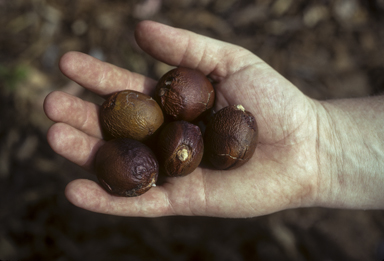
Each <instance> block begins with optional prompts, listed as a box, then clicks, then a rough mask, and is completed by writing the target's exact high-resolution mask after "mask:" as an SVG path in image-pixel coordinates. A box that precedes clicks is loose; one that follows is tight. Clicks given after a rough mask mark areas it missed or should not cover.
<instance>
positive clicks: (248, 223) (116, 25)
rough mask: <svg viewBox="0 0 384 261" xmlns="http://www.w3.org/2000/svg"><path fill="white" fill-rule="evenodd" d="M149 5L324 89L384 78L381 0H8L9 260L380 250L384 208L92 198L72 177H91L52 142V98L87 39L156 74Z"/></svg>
mask: <svg viewBox="0 0 384 261" xmlns="http://www.w3.org/2000/svg"><path fill="white" fill-rule="evenodd" d="M142 19H152V20H156V21H160V22H163V23H166V24H170V25H173V26H176V27H182V28H185V29H189V30H192V31H194V32H197V33H201V34H204V35H207V36H210V37H213V38H217V39H220V40H224V41H228V42H231V43H235V44H238V45H241V46H243V47H245V48H248V49H249V50H251V51H253V52H254V53H256V54H257V55H259V56H260V57H261V58H263V59H264V60H265V61H266V62H267V63H269V64H270V65H271V66H272V67H274V68H275V69H276V70H278V71H279V72H280V73H281V74H283V75H284V76H285V77H287V78H288V79H289V80H290V81H292V82H293V83H294V84H296V85H297V86H298V87H299V88H300V89H301V90H302V91H303V92H304V93H305V94H307V95H309V96H310V97H313V98H316V99H331V98H343V97H359V96H367V95H372V94H377V93H380V92H382V91H383V90H384V48H383V47H384V1H383V0H366V1H357V0H334V1H331V0H319V1H314V0H296V1H293V0H259V1H235V0H163V1H161V0H145V1H124V0H108V1H106V0H82V1H75V0H56V1H53V0H46V1H44V0H12V1H10V0H0V25H1V28H0V48H1V49H0V84H1V85H0V87H1V88H0V108H1V109H0V198H1V200H0V260H5V259H8V260H16V259H17V260H107V259H109V260H383V259H384V212H383V211H349V210H329V209H299V210H288V211H283V212H280V213H276V214H272V215H268V216H264V217H258V218H252V219H245V220H229V219H216V218H202V217H198V218H190V217H166V218H155V219H143V218H122V217H112V216H106V215H101V214H95V213H91V212H87V211H85V210H81V209H78V208H76V207H74V206H72V205H71V204H70V203H69V202H68V201H67V200H66V199H65V197H64V194H63V191H64V188H65V185H66V184H67V183H68V182H69V181H71V180H73V179H75V178H79V177H82V178H90V179H92V178H93V177H92V175H90V174H89V173H86V172H85V171H83V170H82V169H80V168H79V167H77V166H75V165H74V164H72V163H70V162H68V161H66V160H65V159H63V158H61V157H60V156H58V155H56V154H55V153H53V151H52V150H51V149H50V147H49V146H48V144H47V142H46V138H45V133H46V131H47V129H48V127H49V126H50V125H51V122H50V121H49V120H48V119H47V118H46V117H45V115H44V114H43V111H42V102H43V100H44V97H45V96H46V94H48V93H49V92H51V91H53V90H62V91H65V92H68V93H71V94H74V95H78V96H80V97H82V98H84V99H87V100H90V101H95V102H98V103H100V102H101V100H100V98H98V97H95V96H93V95H92V94H90V93H88V92H86V91H84V90H83V89H82V88H81V87H79V86H77V85H76V84H74V83H71V82H69V81H68V80H67V79H66V78H65V77H63V76H62V75H61V73H60V72H59V70H58V67H57V63H58V59H59V57H60V56H61V55H62V54H64V53H65V52H67V51H70V50H77V51H82V52H85V53H88V54H91V55H93V56H95V57H97V58H99V59H102V60H105V61H108V62H111V63H114V64H116V65H118V66H122V67H124V68H127V69H129V70H132V71H135V72H139V73H143V74H146V75H149V76H151V77H153V78H155V79H158V78H159V77H160V76H161V75H162V74H163V73H164V72H165V71H167V70H168V68H169V67H168V66H167V65H164V64H162V63H160V62H157V61H155V60H153V59H152V58H150V57H149V56H148V55H146V54H144V53H143V52H142V51H141V50H140V49H139V48H138V46H137V45H136V43H135V41H134V38H133V29H134V25H135V23H136V22H137V21H139V20H142Z"/></svg>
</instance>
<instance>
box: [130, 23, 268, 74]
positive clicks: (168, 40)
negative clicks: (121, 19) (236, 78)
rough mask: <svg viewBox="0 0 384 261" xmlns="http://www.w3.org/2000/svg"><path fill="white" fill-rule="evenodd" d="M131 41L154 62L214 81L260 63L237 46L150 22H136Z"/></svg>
mask: <svg viewBox="0 0 384 261" xmlns="http://www.w3.org/2000/svg"><path fill="white" fill-rule="evenodd" d="M135 37H136V40H137V43H138V44H139V46H140V47H141V48H142V49H143V50H144V51H146V52H147V53H149V54H150V55H152V56H153V57H155V58H156V59H158V60H161V61H163V62H165V63H168V64H171V65H174V66H184V67H189V68H196V69H199V70H201V71H202V72H204V73H205V74H206V75H208V74H210V76H211V77H212V78H214V79H215V80H217V81H219V80H220V79H221V78H222V77H227V76H228V75H231V74H233V73H235V72H237V71H240V70H242V69H243V68H244V67H247V66H249V65H253V64H256V63H260V62H262V61H261V60H260V59H259V58H257V57H256V56H255V55H253V54H252V53H250V52H249V51H247V50H246V49H244V48H241V47H239V46H236V45H232V44H228V43H224V42H221V41H218V40H214V39H212V38H208V37H205V36H201V35H198V34H195V33H192V32H190V31H186V30H182V29H177V28H173V27H170V26H167V25H163V24H159V23H156V22H152V21H143V22H140V23H139V24H138V25H137V27H136V30H135ZM250 54H251V55H250Z"/></svg>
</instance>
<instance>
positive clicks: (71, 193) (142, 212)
mask: <svg viewBox="0 0 384 261" xmlns="http://www.w3.org/2000/svg"><path fill="white" fill-rule="evenodd" d="M65 195H66V197H67V198H68V200H69V201H70V202H72V204H74V205H75V206H78V207H81V208H84V209H87V210H90V211H93V212H98V213H104V214H110V215H117V216H132V217H134V216H141V217H158V216H169V215H174V213H173V211H172V207H171V206H170V204H169V201H168V200H167V197H166V193H165V192H164V189H163V188H162V187H153V188H151V189H150V190H149V191H147V192H146V193H145V194H143V195H141V196H139V197H132V198H128V197H116V196H112V195H110V194H108V192H106V191H105V190H104V189H103V188H102V187H101V186H99V185H98V184H97V183H95V182H93V181H91V180H84V179H78V180H74V181H72V182H70V183H69V184H68V185H67V187H66V189H65Z"/></svg>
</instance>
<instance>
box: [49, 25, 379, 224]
mask: <svg viewBox="0 0 384 261" xmlns="http://www.w3.org/2000/svg"><path fill="white" fill-rule="evenodd" d="M135 37H136V40H137V43H138V44H139V46H140V47H141V48H142V49H143V50H144V51H145V52H147V53H148V54H150V55H151V56H153V57H154V58H155V59H158V60H160V61H162V62H165V63H167V64H170V65H172V66H183V67H189V68H194V69H199V70H201V71H202V72H204V74H206V75H208V76H209V77H210V78H211V79H213V81H214V82H215V90H216V103H215V109H216V110H218V109H220V108H223V107H225V106H227V105H236V104H241V105H242V106H243V107H244V108H245V109H246V110H248V111H250V112H251V113H253V115H254V116H255V118H256V120H257V123H258V126H259V144H258V147H257V149H256V152H255V154H254V155H253V157H252V158H251V160H250V161H249V162H248V163H247V164H245V165H243V166H242V167H240V168H238V169H235V170H228V171H219V170H211V169H205V168H198V169H196V170H195V171H194V172H193V173H192V174H190V175H188V176H185V177H182V178H167V180H166V182H165V183H164V184H162V185H158V186H156V187H153V188H151V189H150V190H149V191H148V192H147V193H145V194H143V195H141V196H139V197H133V198H126V197H116V196H112V195H110V194H108V193H107V192H106V191H104V190H103V189H102V188H101V187H100V186H99V185H98V184H97V183H95V182H94V181H91V180H85V179H78V180H74V181H72V182H70V183H69V184H68V185H67V187H66V190H65V195H66V197H67V198H68V200H69V201H70V202H72V203H73V204H74V205H76V206H78V207H81V208H84V209H87V210H90V211H94V212H100V213H106V214H111V215H120V216H143V217H157V216H167V215H198V216H216V217H255V216H260V215H266V214H269V213H273V212H276V211H280V210H284V209H290V208H299V207H314V206H320V207H329V208H352V209H379V208H383V207H384V191H383V189H382V187H383V184H384V173H383V172H384V128H383V127H384V123H383V116H384V115H383V112H384V99H383V97H381V96H378V97H370V98H361V99H345V100H333V101H323V102H319V101H316V100H313V99H310V98H309V97H307V96H305V95H304V94H303V93H301V92H300V90H298V89H297V88H296V87H295V86H294V85H292V83H290V82H289V81H288V80H286V79H285V78H284V77H282V76H281V75H280V74H278V73H277V72H276V71H275V70H273V69H272V68H271V67H270V66H268V65H267V64H266V63H264V62H263V61H262V60H261V59H260V58H258V57H257V56H255V55H254V54H252V53H251V52H249V51H247V50H245V49H243V48H241V47H239V46H235V45H231V44H228V43H224V42H221V41H217V40H214V39H211V38H207V37H204V36H201V35H198V34H195V33H192V32H189V31H186V30H181V29H176V28H173V27H169V26H165V25H162V24H159V23H155V22H151V21H144V22H141V23H139V24H138V26H137V28H136V31H135ZM60 69H61V71H62V72H63V73H64V74H65V75H66V76H67V77H68V78H70V79H71V80H73V81H75V82H77V83H79V84H80V85H82V86H83V87H84V88H86V89H88V90H90V91H92V92H94V93H96V94H98V95H100V96H102V97H106V96H107V95H108V94H110V93H113V92H116V91H119V90H125V89H131V90H136V91H140V92H144V93H146V94H151V93H152V91H153V89H154V88H155V85H156V80H154V79H150V78H148V77H146V76H143V75H139V74H136V73H134V72H130V71H127V70H125V69H122V68H119V67H116V66H114V65H111V64H108V63H104V62H101V61H99V60H96V59H95V58H92V57H90V56H88V55H85V54H82V53H77V52H69V53H67V54H65V55H64V56H63V57H62V59H61V61H60ZM98 109H99V105H96V104H93V103H90V102H87V101H84V100H81V99H80V98H78V97H74V96H71V95H69V94H66V93H63V92H53V93H51V94H49V95H48V96H47V98H46V100H45V103H44V110H45V112H46V114H47V116H48V117H49V118H50V119H51V120H52V121H54V122H55V124H53V126H52V127H51V128H50V129H49V131H48V134H47V139H48V142H49V144H50V145H51V147H52V148H53V150H54V151H55V152H57V153H58V154H60V155H62V156H63V157H65V158H67V159H68V160H70V161H72V162H74V163H76V164H78V165H79V166H81V167H83V168H85V169H86V170H89V171H90V172H92V171H93V164H94V157H95V153H96V152H97V149H98V148H99V147H100V146H101V145H102V144H103V143H104V142H105V141H104V140H102V135H101V130H100V126H99V123H98Z"/></svg>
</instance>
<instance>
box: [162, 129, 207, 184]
mask: <svg viewBox="0 0 384 261" xmlns="http://www.w3.org/2000/svg"><path fill="white" fill-rule="evenodd" d="M157 147H158V158H159V163H160V167H161V169H162V170H163V171H164V172H165V173H166V174H167V175H168V176H170V177H180V176H185V175H188V174H190V173H192V172H193V171H194V170H195V169H196V168H197V167H198V166H199V164H200V162H201V159H202V157H203V153H204V142H203V137H202V134H201V131H200V129H199V127H197V126H196V125H194V124H192V123H189V122H186V121H174V122H171V123H169V124H167V125H166V126H165V127H164V128H163V129H162V131H161V132H160V135H159V141H158V146H157Z"/></svg>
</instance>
